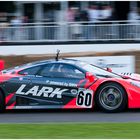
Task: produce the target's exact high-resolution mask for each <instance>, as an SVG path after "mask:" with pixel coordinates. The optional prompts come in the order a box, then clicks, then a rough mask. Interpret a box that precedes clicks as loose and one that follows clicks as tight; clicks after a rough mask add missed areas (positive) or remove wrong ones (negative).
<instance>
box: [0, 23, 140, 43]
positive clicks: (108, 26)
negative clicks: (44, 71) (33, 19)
mask: <svg viewBox="0 0 140 140" xmlns="http://www.w3.org/2000/svg"><path fill="white" fill-rule="evenodd" d="M112 40H115V41H120V40H124V41H126V40H133V41H138V40H140V22H139V21H136V20H135V21H133V20H131V21H99V22H51V23H46V22H40V23H22V24H19V25H17V26H12V25H11V24H8V25H7V26H2V25H1V24H0V42H12V43H13V42H16V43H19V42H22V43H24V42H56V41H112Z"/></svg>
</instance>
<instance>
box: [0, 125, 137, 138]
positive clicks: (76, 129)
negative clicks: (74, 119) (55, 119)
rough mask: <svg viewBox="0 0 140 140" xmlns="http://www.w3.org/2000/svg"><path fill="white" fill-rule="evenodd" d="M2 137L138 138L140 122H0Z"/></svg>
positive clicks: (0, 136)
mask: <svg viewBox="0 0 140 140" xmlns="http://www.w3.org/2000/svg"><path fill="white" fill-rule="evenodd" d="M4 138H7V139H8V138H14V139H16V138H18V139H20V138H33V139H37V138H38V139H41V138H46V139H47V138H64V139H67V138H82V139H88V138H96V139H97V138H104V139H105V138H114V139H116V138H127V139H129V138H140V123H89V124H88V123H77V124H74V123H71V124H68V123H67V124H65V123H59V124H0V139H4Z"/></svg>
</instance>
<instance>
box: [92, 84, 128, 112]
mask: <svg viewBox="0 0 140 140" xmlns="http://www.w3.org/2000/svg"><path fill="white" fill-rule="evenodd" d="M95 101H96V105H97V106H98V107H99V108H100V109H101V110H103V111H104V112H109V113H114V112H121V111H123V110H124V109H125V108H126V106H127V95H126V92H125V90H124V89H123V87H122V86H121V85H119V84H117V83H113V82H110V83H105V84H103V85H102V86H101V87H100V88H99V90H98V91H97V94H96V97H95Z"/></svg>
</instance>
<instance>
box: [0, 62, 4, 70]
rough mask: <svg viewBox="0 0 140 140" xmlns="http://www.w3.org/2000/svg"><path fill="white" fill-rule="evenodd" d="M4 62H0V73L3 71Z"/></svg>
mask: <svg viewBox="0 0 140 140" xmlns="http://www.w3.org/2000/svg"><path fill="white" fill-rule="evenodd" d="M4 64H5V62H4V60H0V71H1V70H3V69H4Z"/></svg>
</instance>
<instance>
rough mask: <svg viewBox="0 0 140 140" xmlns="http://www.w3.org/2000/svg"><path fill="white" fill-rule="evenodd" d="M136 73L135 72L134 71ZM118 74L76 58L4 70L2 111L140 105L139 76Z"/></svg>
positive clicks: (0, 89)
mask: <svg viewBox="0 0 140 140" xmlns="http://www.w3.org/2000/svg"><path fill="white" fill-rule="evenodd" d="M132 75H133V74H132ZM132 75H127V76H126V75H124V74H122V75H118V74H116V73H113V72H111V71H110V69H109V70H105V69H102V68H100V67H97V66H95V65H91V64H88V63H86V62H83V61H79V60H73V59H56V60H44V61H37V62H33V63H28V64H25V65H22V66H17V67H14V68H10V69H6V70H2V71H1V72H0V111H1V112H2V111H4V110H5V109H57V108H58V109H86V108H94V107H95V106H98V107H99V109H101V110H103V111H106V112H118V111H122V110H124V109H125V108H126V107H128V108H140V77H139V75H136V74H135V75H133V76H132Z"/></svg>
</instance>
